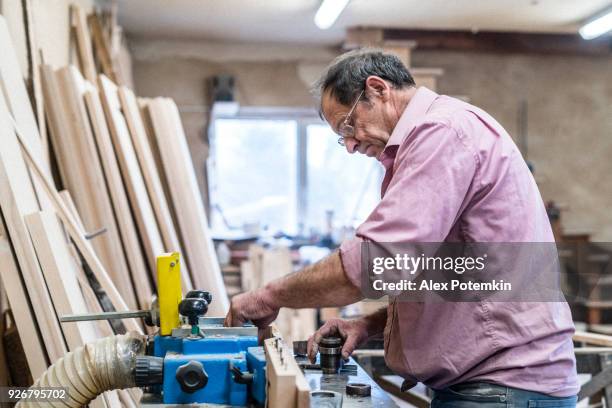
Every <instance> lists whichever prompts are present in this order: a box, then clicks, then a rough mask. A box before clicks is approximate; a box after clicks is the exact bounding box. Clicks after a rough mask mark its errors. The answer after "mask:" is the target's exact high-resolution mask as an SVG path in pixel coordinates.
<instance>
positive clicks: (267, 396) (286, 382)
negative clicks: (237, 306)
mask: <svg viewBox="0 0 612 408" xmlns="http://www.w3.org/2000/svg"><path fill="white" fill-rule="evenodd" d="M157 285H158V287H157V298H155V299H154V300H153V302H152V305H151V308H150V310H140V311H132V312H104V313H99V314H86V315H74V316H64V317H63V318H62V319H61V321H63V322H69V321H73V322H74V321H86V320H96V319H117V318H134V317H141V318H144V319H145V323H146V324H147V325H148V326H152V327H153V326H155V327H159V330H158V331H157V332H156V333H155V334H152V335H149V336H148V337H142V340H141V343H140V344H141V345H142V344H143V343H146V346H145V352H144V354H138V355H135V356H134V360H133V362H132V363H130V372H131V375H132V376H133V380H134V382H133V383H132V384H133V385H136V386H137V387H140V388H142V389H143V391H144V395H143V397H142V399H141V402H140V403H141V406H142V407H147V408H158V407H170V406H173V407H176V406H177V405H182V404H196V405H200V404H203V405H206V406H208V404H213V405H217V404H218V405H222V406H232V407H264V406H265V407H268V408H293V407H296V408H312V407H333V408H338V407H362V406H366V407H371V406H376V407H381V408H382V407H396V405H395V404H394V403H393V402H392V401H391V400H390V398H389V397H388V395H387V394H386V393H385V392H384V391H383V390H382V389H381V388H380V387H379V386H378V385H376V384H375V383H374V382H373V381H372V380H371V379H370V377H369V376H368V375H367V374H366V373H365V371H364V370H363V369H362V368H361V367H359V366H358V365H357V364H355V363H354V362H352V363H350V364H343V363H342V361H341V359H340V350H341V343H340V338H324V339H322V341H321V343H320V347H319V351H320V363H319V364H310V363H309V362H308V361H307V358H306V357H305V353H304V350H302V351H300V352H298V353H297V354H298V357H295V356H294V352H293V349H292V348H291V349H290V348H289V347H287V345H286V344H285V343H284V341H282V339H281V338H280V337H279V336H276V335H274V336H272V337H271V338H268V339H266V340H264V344H265V346H263V347H262V346H258V329H257V327H255V326H253V325H251V324H247V325H244V326H242V327H224V325H223V322H224V319H223V318H218V317H206V316H205V315H206V313H207V312H208V305H210V304H211V302H212V301H213V299H212V296H211V294H210V293H209V292H205V291H200V290H192V291H189V292H188V293H187V294H186V295H185V297H184V298H183V293H182V289H181V278H180V264H179V254H178V253H176V252H174V253H168V254H163V255H161V256H158V258H157ZM326 341H329V342H330V343H329V344H326V343H325V342H326ZM334 342H337V343H334ZM298 343H302V344H301V347H298V349H300V350H301V349H304V348H305V342H298ZM141 353H142V349H141ZM299 356H301V357H299ZM366 389H367V395H366V394H364V393H363V392H364V390H366ZM370 389H371V392H370ZM351 390H352V391H351Z"/></svg>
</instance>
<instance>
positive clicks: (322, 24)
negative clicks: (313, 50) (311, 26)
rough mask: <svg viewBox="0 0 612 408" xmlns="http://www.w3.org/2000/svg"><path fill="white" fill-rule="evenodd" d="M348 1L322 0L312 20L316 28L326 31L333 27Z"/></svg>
mask: <svg viewBox="0 0 612 408" xmlns="http://www.w3.org/2000/svg"><path fill="white" fill-rule="evenodd" d="M349 1H350V0H323V2H322V3H321V6H320V7H319V10H317V14H315V18H314V22H315V24H316V25H317V27H319V28H320V29H321V30H327V29H328V28H329V27H331V26H332V25H334V22H335V21H336V19H337V18H338V16H339V15H340V13H342V10H344V8H345V7H346V5H347V4H348V2H349Z"/></svg>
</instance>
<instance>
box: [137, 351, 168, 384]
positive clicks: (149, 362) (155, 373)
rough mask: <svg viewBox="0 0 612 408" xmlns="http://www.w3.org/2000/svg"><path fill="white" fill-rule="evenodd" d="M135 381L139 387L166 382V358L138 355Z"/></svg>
mask: <svg viewBox="0 0 612 408" xmlns="http://www.w3.org/2000/svg"><path fill="white" fill-rule="evenodd" d="M134 381H135V384H136V386H137V387H147V386H149V385H158V384H163V383H164V359H163V358H162V357H153V356H137V357H136V365H135V367H134Z"/></svg>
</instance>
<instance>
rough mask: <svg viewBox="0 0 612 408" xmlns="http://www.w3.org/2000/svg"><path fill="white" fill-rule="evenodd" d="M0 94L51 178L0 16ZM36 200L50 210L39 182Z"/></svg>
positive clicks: (17, 64) (36, 186) (2, 19)
mask: <svg viewBox="0 0 612 408" xmlns="http://www.w3.org/2000/svg"><path fill="white" fill-rule="evenodd" d="M0 50H1V52H2V57H0V88H2V89H1V90H0V93H4V96H5V98H6V104H7V106H8V110H9V112H11V114H12V116H13V118H15V121H16V122H17V124H18V125H19V126H20V128H21V129H23V134H24V137H25V138H26V141H27V143H28V145H29V146H30V147H31V149H32V153H33V154H34V157H36V160H40V162H41V163H42V164H43V166H44V167H43V168H44V170H45V172H47V174H51V171H50V170H49V165H48V161H47V160H46V159H45V154H44V152H43V146H42V142H41V139H40V135H39V133H38V127H37V124H36V120H35V118H34V113H33V111H32V105H31V104H30V99H29V97H28V92H27V90H26V86H25V83H24V82H23V78H22V76H21V70H20V69H19V60H18V58H17V53H16V52H15V48H14V47H13V43H12V40H11V36H10V34H9V31H8V27H7V25H6V20H5V18H4V17H3V16H0ZM34 188H35V191H36V193H37V197H36V198H37V199H38V201H39V204H40V205H41V206H42V208H49V202H48V199H47V197H46V196H45V195H44V194H43V189H42V187H41V186H40V185H39V183H38V182H36V181H35V182H34Z"/></svg>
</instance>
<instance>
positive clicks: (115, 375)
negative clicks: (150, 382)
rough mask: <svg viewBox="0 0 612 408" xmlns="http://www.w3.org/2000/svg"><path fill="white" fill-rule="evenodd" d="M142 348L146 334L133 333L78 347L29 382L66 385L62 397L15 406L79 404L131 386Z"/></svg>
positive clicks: (37, 386) (41, 384) (75, 405)
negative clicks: (47, 401) (66, 393)
mask: <svg viewBox="0 0 612 408" xmlns="http://www.w3.org/2000/svg"><path fill="white" fill-rule="evenodd" d="M145 347H146V337H145V336H143V335H140V334H137V333H128V334H125V335H117V336H110V337H105V338H103V339H99V340H97V341H95V342H93V343H90V344H86V345H85V346H83V347H79V348H78V349H76V350H74V351H71V352H69V353H68V354H66V355H65V356H64V357H62V358H60V359H59V360H57V361H56V362H55V364H53V365H52V366H51V367H49V368H48V369H47V371H45V372H44V373H43V375H42V376H41V377H40V378H39V379H38V380H36V382H35V383H34V385H32V388H48V387H66V388H67V390H68V398H67V399H66V400H64V401H61V402H60V401H58V402H54V403H49V404H48V405H47V404H40V403H39V404H38V405H37V404H32V403H23V402H19V403H18V404H17V407H19V408H26V407H29V406H39V405H40V406H42V405H45V406H58V407H59V406H61V407H65V406H68V407H82V406H85V405H87V404H88V403H89V402H90V401H92V400H94V399H95V398H96V397H97V396H98V395H100V394H102V393H103V392H105V391H110V390H117V389H123V388H131V387H134V386H136V381H135V367H136V359H137V357H139V356H142V355H143V354H144V351H145Z"/></svg>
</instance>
